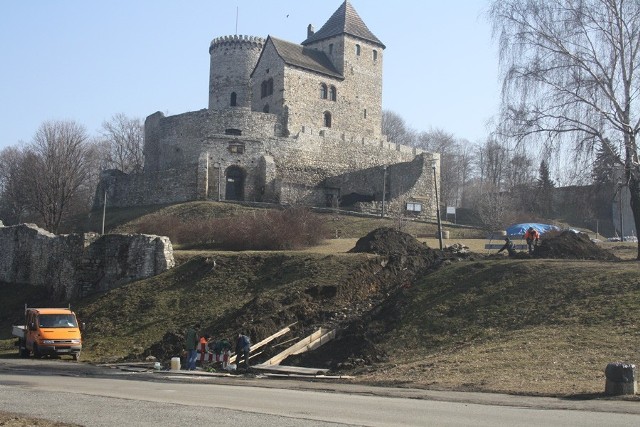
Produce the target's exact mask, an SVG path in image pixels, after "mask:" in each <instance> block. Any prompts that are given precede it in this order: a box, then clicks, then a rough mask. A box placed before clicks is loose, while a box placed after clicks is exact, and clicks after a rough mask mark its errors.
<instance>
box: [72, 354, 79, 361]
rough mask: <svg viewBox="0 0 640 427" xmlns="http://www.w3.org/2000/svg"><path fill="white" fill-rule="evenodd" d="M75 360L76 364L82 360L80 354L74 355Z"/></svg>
mask: <svg viewBox="0 0 640 427" xmlns="http://www.w3.org/2000/svg"><path fill="white" fill-rule="evenodd" d="M73 360H75V361H76V362H77V361H78V360H80V353H74V354H73Z"/></svg>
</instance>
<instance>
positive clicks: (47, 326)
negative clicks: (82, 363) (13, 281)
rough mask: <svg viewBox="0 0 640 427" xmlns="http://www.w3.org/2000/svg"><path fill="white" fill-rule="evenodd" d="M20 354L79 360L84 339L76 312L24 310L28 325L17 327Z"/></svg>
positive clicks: (14, 329)
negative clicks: (62, 356)
mask: <svg viewBox="0 0 640 427" xmlns="http://www.w3.org/2000/svg"><path fill="white" fill-rule="evenodd" d="M13 334H14V335H16V336H17V337H18V346H19V349H20V355H21V356H23V357H27V356H29V354H30V353H33V355H34V356H35V357H42V356H44V355H51V356H60V355H65V354H66V355H70V356H71V357H73V360H78V359H79V358H80V352H81V351H82V336H81V333H80V326H79V325H78V320H77V319H76V315H75V313H74V312H73V311H71V310H70V309H66V308H25V325H21V326H14V328H13Z"/></svg>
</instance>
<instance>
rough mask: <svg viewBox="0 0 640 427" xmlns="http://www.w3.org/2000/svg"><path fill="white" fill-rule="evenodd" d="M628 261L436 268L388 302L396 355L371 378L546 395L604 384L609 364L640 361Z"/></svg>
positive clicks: (635, 289) (635, 277)
mask: <svg viewBox="0 0 640 427" xmlns="http://www.w3.org/2000/svg"><path fill="white" fill-rule="evenodd" d="M638 273H640V266H639V265H638V264H637V263H635V262H616V263H613V262H593V261H559V260H553V261H551V260H519V261H515V260H484V261H475V262H461V263H457V264H453V265H450V266H448V267H446V268H443V269H440V270H438V271H436V272H434V273H432V274H430V275H428V276H425V277H424V278H422V279H421V280H418V281H416V282H415V283H414V284H413V286H411V287H410V288H408V289H406V290H405V291H404V292H403V294H402V296H401V297H400V298H398V300H397V301H396V302H394V304H395V305H396V306H397V307H398V309H399V310H400V311H401V312H402V314H401V316H400V319H401V320H400V321H399V322H398V324H396V325H394V328H393V330H392V331H390V332H389V333H388V334H386V335H385V337H384V338H383V339H382V345H383V346H384V347H385V349H386V351H387V352H388V353H389V354H393V355H394V356H393V358H392V360H390V363H389V364H387V365H385V366H378V367H377V369H376V371H375V372H369V373H366V372H363V373H364V375H365V376H366V377H367V378H368V380H370V381H376V382H383V383H393V384H396V385H401V384H407V385H422V386H429V387H432V388H453V389H462V390H485V391H487V390H491V391H501V392H510V393H518V392H524V393H540V394H550V395H562V394H594V393H599V392H602V391H603V390H604V368H605V366H606V364H607V363H609V362H616V361H628V362H632V363H637V362H638V361H639V360H640V354H639V353H638V346H637V342H638V338H639V336H640V327H639V324H638V315H639V314H640V275H639V274H638Z"/></svg>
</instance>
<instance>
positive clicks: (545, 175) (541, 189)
mask: <svg viewBox="0 0 640 427" xmlns="http://www.w3.org/2000/svg"><path fill="white" fill-rule="evenodd" d="M539 175H540V177H539V178H538V180H537V181H538V182H537V184H538V185H537V187H538V191H537V193H538V194H537V196H538V197H536V207H537V211H538V212H539V213H540V214H541V215H543V216H545V217H550V216H551V215H552V214H553V189H554V188H556V184H555V182H553V180H552V179H551V176H550V173H549V164H548V163H547V162H546V161H545V160H543V161H541V162H540V170H539Z"/></svg>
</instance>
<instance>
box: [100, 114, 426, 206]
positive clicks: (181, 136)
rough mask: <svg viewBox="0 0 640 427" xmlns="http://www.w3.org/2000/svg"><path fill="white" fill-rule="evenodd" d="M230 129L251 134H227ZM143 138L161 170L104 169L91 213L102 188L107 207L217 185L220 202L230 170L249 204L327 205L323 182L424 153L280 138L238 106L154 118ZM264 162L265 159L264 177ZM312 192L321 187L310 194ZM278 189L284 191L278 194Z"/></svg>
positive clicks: (269, 119)
mask: <svg viewBox="0 0 640 427" xmlns="http://www.w3.org/2000/svg"><path fill="white" fill-rule="evenodd" d="M230 128H231V129H235V130H237V131H239V132H241V134H242V135H250V136H249V137H245V136H235V135H225V134H224V133H225V130H227V129H230ZM145 133H146V135H148V136H150V137H149V138H153V139H154V141H153V142H151V141H150V144H153V145H154V146H155V147H158V148H157V149H158V150H159V151H160V152H162V153H163V154H162V156H161V160H159V161H158V162H156V164H155V165H154V166H153V167H155V168H160V169H156V170H154V169H153V167H152V166H151V165H145V172H144V173H142V174H130V175H127V174H124V173H122V172H117V171H107V172H105V173H104V174H103V178H102V180H101V182H100V185H99V186H98V189H97V192H96V198H95V204H94V207H95V208H97V207H100V206H102V201H103V197H102V195H103V194H104V193H103V192H104V189H105V188H106V189H107V204H108V205H109V206H135V205H149V204H158V203H177V202H183V201H187V200H202V199H209V200H216V199H217V197H218V185H219V186H220V187H219V189H220V193H221V195H222V199H224V198H225V197H224V196H225V194H226V179H225V178H226V176H227V173H228V171H229V168H231V167H238V168H240V169H241V170H242V171H243V173H244V197H243V199H244V200H246V201H266V202H283V203H289V202H293V201H295V202H298V203H302V202H305V203H309V204H314V203H315V202H313V201H317V200H320V201H321V204H322V205H324V204H325V202H324V200H325V193H326V189H325V188H324V187H326V185H325V183H324V181H325V180H326V179H327V178H330V177H335V176H339V175H343V174H348V173H350V172H354V171H358V170H360V169H369V168H373V167H378V166H382V165H390V164H393V163H403V164H407V162H411V161H412V160H413V159H414V158H415V156H416V155H418V154H420V153H422V151H421V150H417V149H415V148H413V147H407V146H402V145H398V144H394V143H390V142H388V141H386V140H384V139H374V138H367V137H363V136H361V135H356V134H350V133H346V132H341V131H337V130H333V129H326V128H325V129H321V128H320V129H314V128H310V127H303V128H302V129H301V130H300V131H299V132H298V133H297V134H296V135H294V136H291V137H288V138H285V137H277V136H276V135H277V134H278V123H277V120H276V117H275V116H274V115H273V114H265V113H257V112H250V111H247V110H246V109H239V108H235V109H226V110H222V111H210V110H200V111H195V112H191V113H185V114H180V115H177V116H170V117H164V116H163V115H162V113H156V114H153V115H152V116H149V118H148V119H147V122H146V126H145ZM238 147H241V150H238ZM265 156H267V157H265ZM263 158H269V159H270V160H269V169H268V171H269V172H268V173H269V175H268V176H267V164H266V163H265V164H262V163H261V162H263V160H262V159H263ZM147 166H148V167H147ZM219 168H221V170H220V172H219V171H218V169H219ZM219 178H220V179H219ZM218 182H219V184H218ZM314 187H318V188H316V189H315V190H313V191H312V190H311V189H312V188H314ZM429 188H432V186H431V187H429ZM281 190H283V191H284V193H282V194H280V191H281ZM428 191H431V190H428Z"/></svg>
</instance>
